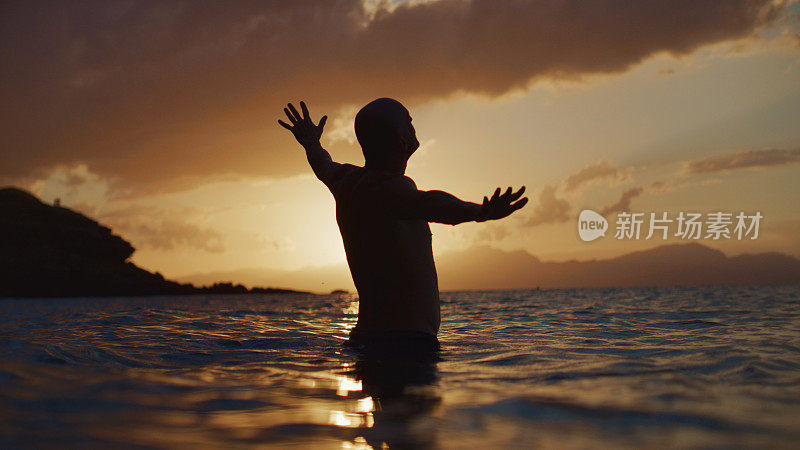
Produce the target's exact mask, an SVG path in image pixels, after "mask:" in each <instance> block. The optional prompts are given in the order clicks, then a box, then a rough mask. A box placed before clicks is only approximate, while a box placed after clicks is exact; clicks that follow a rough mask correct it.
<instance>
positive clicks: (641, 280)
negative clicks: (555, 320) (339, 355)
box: [437, 243, 800, 289]
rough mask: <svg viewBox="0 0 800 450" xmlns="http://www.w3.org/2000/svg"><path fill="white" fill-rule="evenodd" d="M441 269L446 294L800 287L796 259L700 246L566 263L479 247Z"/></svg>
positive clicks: (444, 261)
mask: <svg viewBox="0 0 800 450" xmlns="http://www.w3.org/2000/svg"><path fill="white" fill-rule="evenodd" d="M437 267H438V268H439V279H440V282H441V283H440V284H441V287H442V288H443V289H447V288H448V287H450V288H452V287H455V286H458V287H459V288H460V289H502V288H530V287H542V288H555V287H559V288H561V287H613V286H676V285H704V284H782V283H800V259H797V258H795V257H793V256H789V255H786V254H783V253H758V254H743V255H738V256H732V257H728V256H726V255H725V254H724V253H722V252H721V251H719V250H715V249H712V248H710V247H707V246H705V245H701V244H698V243H688V244H669V245H662V246H659V247H655V248H652V249H649V250H643V251H637V252H632V253H628V254H625V255H622V256H619V257H616V258H610V259H599V260H588V261H565V262H544V261H540V260H539V258H537V257H535V256H533V255H531V254H530V253H528V252H525V251H515V252H505V251H502V250H498V249H494V248H491V247H475V248H472V249H469V250H466V251H463V252H457V253H450V254H446V255H443V256H442V257H441V258H439V260H438V261H437ZM495 268H502V270H498V269H495Z"/></svg>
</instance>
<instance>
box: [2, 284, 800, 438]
mask: <svg viewBox="0 0 800 450" xmlns="http://www.w3.org/2000/svg"><path fill="white" fill-rule="evenodd" d="M799 307H800V286H797V285H794V286H760V287H759V286H755V287H748V286H745V287H694V288H636V289H576V290H542V291H538V290H528V291H525V290H514V291H471V292H445V293H442V316H443V321H442V329H441V333H440V341H441V343H442V347H443V351H442V353H441V355H440V361H438V362H425V361H408V360H400V361H396V360H389V359H385V358H383V359H382V358H367V357H363V356H359V355H357V354H355V353H353V352H352V351H350V350H347V349H346V348H344V347H343V346H342V345H341V340H342V338H343V337H344V336H346V335H347V331H348V330H349V328H350V327H352V326H353V325H354V323H355V320H356V314H357V311H358V303H357V301H355V299H354V298H352V297H350V296H347V295H333V296H313V295H246V296H239V295H237V296H207V297H202V296H192V297H141V298H114V299H100V298H88V299H48V300H35V299H33V300H31V299H3V300H0V431H1V433H0V434H1V435H2V437H1V438H0V447H4V448H16V447H31V446H34V447H64V446H68V447H73V448H75V447H83V448H93V447H103V448H105V447H119V446H123V447H137V448H178V447H187V446H191V447H194V448H250V447H269V446H271V445H282V446H288V447H293V446H294V447H298V448H299V447H308V446H313V447H315V448H369V446H373V447H376V448H380V447H381V446H382V445H384V444H388V445H389V446H390V447H400V448H403V447H415V448H425V447H431V448H488V447H507V448H508V447H511V448H514V447H520V448H531V447H547V448H552V447H556V448H585V447H600V448H603V447H606V448H626V447H630V448H634V447H635V448H641V447H652V448H663V447H668V446H669V447H682V448H708V447H728V448H731V447H732V448H775V447H778V448H791V447H796V446H797V445H798V444H799V443H800V370H799V369H800V308H799Z"/></svg>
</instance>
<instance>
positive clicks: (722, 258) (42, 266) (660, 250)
mask: <svg viewBox="0 0 800 450" xmlns="http://www.w3.org/2000/svg"><path fill="white" fill-rule="evenodd" d="M133 252H134V248H133V246H131V244H130V243H128V242H127V241H125V240H124V239H123V238H121V237H119V236H116V235H114V234H113V233H112V232H111V229H109V228H107V227H104V226H102V225H100V224H98V223H97V222H95V221H94V220H92V219H89V218H88V217H86V216H84V215H82V214H80V213H77V212H75V211H72V210H70V209H67V208H62V207H58V206H50V205H46V204H44V203H42V202H41V201H40V200H39V199H37V198H36V197H35V196H33V195H32V194H30V193H28V192H25V191H22V190H20V189H16V188H4V189H0V297H71V296H110V295H114V296H116V295H119V296H122V295H156V294H195V293H246V292H255V293H278V292H279V293H285V292H297V291H294V290H292V289H277V288H253V289H247V288H246V287H244V286H243V285H242V284H244V285H249V286H260V285H265V284H273V283H274V282H275V281H276V280H280V283H281V285H283V286H285V287H286V288H296V289H310V290H314V291H317V292H329V291H331V290H332V289H341V288H345V289H353V285H352V279H351V278H350V273H349V271H348V269H347V265H346V264H338V265H331V266H323V267H309V268H304V269H299V270H280V269H244V270H231V271H227V272H213V273H205V274H195V275H191V276H186V277H182V278H181V280H180V281H181V282H182V283H180V282H176V281H170V280H167V279H165V278H164V277H163V276H161V274H159V273H158V272H156V273H151V272H148V271H146V270H144V269H142V268H140V267H137V266H136V265H135V264H133V263H132V262H130V261H128V258H130V256H131V255H132V254H133ZM437 269H438V273H439V285H440V288H441V289H443V290H451V289H511V288H535V287H541V288H570V287H612V286H672V285H704V284H777V283H800V259H797V258H795V257H793V256H790V255H786V254H783V253H774V252H773V253H758V254H743V255H738V256H733V257H728V256H726V255H725V254H724V253H722V252H721V251H719V250H715V249H712V248H710V247H707V246H705V245H701V244H698V243H688V244H670V245H663V246H659V247H655V248H652V249H649V250H644V251H637V252H633V253H628V254H626V255H623V256H619V257H616V258H610V259H600V260H587V261H574V260H572V261H564V262H549V261H541V260H539V258H537V257H536V256H534V255H531V254H530V253H528V252H526V251H524V250H517V251H511V252H509V251H503V250H499V249H496V248H492V247H488V246H478V247H473V248H470V249H468V250H465V251H461V252H452V253H446V254H443V255H441V256H439V257H437ZM220 280H225V281H227V282H225V283H220V282H219V281H220ZM189 282H192V283H199V284H204V285H210V286H208V287H196V286H194V285H192V284H190V283H189ZM235 283H241V284H235Z"/></svg>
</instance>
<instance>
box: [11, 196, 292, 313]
mask: <svg viewBox="0 0 800 450" xmlns="http://www.w3.org/2000/svg"><path fill="white" fill-rule="evenodd" d="M134 251H135V250H134V248H133V246H131V244H130V243H128V242H127V241H125V240H124V239H122V238H121V237H119V236H116V235H114V234H112V232H111V229H109V228H107V227H104V226H102V225H100V224H99V223H97V222H95V221H94V220H92V219H89V218H88V217H86V216H84V215H82V214H80V213H77V212H75V211H72V210H70V209H67V208H62V207H58V206H50V205H46V204H44V203H42V202H41V201H40V200H39V199H38V198H36V197H35V196H33V195H31V194H30V193H28V192H25V191H23V190H20V189H16V188H3V189H0V297H74V296H117V295H118V296H123V295H156V294H194V293H244V292H255V293H275V292H281V293H285V292H296V291H291V290H286V289H273V288H254V289H252V290H248V289H247V288H245V287H244V286H241V285H233V284H231V283H217V284H215V285H213V286H210V287H202V288H197V287H195V286H193V285H191V284H180V283H177V282H174V281H170V280H166V279H164V277H163V276H161V274H159V273H151V272H148V271H146V270H144V269H142V268H140V267H137V266H136V265H135V264H133V263H132V262H130V261H128V258H130V256H131V255H132V254H133V252H134Z"/></svg>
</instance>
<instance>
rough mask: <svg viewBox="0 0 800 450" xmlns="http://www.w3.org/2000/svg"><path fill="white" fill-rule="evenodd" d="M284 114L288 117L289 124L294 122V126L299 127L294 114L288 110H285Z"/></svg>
mask: <svg viewBox="0 0 800 450" xmlns="http://www.w3.org/2000/svg"><path fill="white" fill-rule="evenodd" d="M283 112H284V113H286V117H288V118H289V122H292V125H297V119H296V118H295V117H294V116H293V115H292V112H291V111H289V109H288V108H283Z"/></svg>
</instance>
